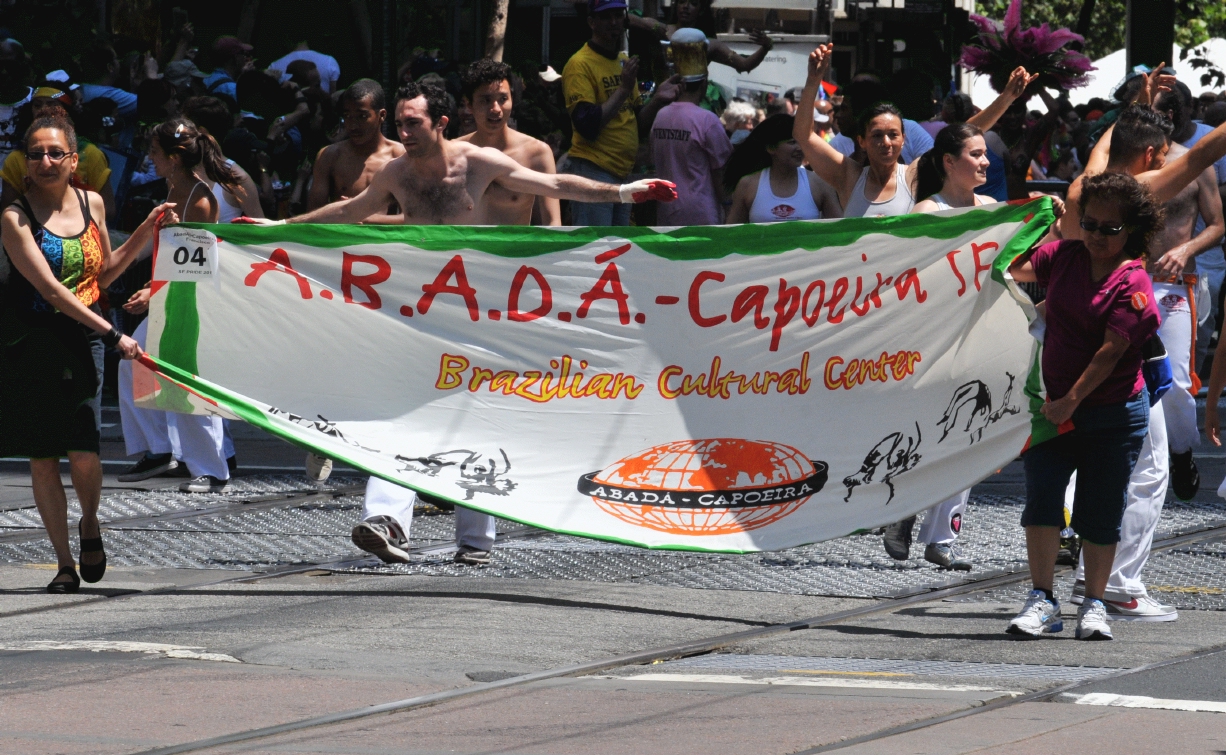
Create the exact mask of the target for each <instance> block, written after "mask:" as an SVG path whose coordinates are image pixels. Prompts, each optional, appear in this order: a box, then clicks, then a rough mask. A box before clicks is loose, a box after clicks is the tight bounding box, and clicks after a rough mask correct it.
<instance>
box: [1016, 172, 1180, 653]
mask: <svg viewBox="0 0 1226 755" xmlns="http://www.w3.org/2000/svg"><path fill="white" fill-rule="evenodd" d="M1084 186H1085V188H1084V190H1083V192H1082V195H1081V217H1082V219H1081V228H1082V231H1083V233H1082V236H1083V238H1084V241H1070V240H1065V241H1056V242H1052V243H1049V244H1043V245H1042V246H1039V247H1037V248H1035V249H1034V250H1033V251H1032V252H1031V253H1030V255H1029V256H1023V257H1020V258H1018V260H1017V261H1015V262H1014V263H1013V265H1012V266H1011V267H1010V268H1009V272H1010V273H1011V274H1012V276H1013V279H1014V280H1016V281H1018V282H1022V283H1033V282H1038V283H1039V284H1041V285H1043V286H1046V287H1047V300H1046V308H1047V333H1046V336H1045V339H1044V342H1043V362H1042V369H1043V383H1044V385H1045V387H1046V388H1047V404H1046V405H1045V406H1044V407H1043V414H1044V416H1046V417H1047V419H1048V420H1050V421H1051V422H1052V423H1053V424H1055V425H1057V426H1061V429H1062V430H1064V432H1062V433H1061V434H1060V435H1059V436H1058V437H1056V438H1054V439H1052V440H1049V441H1047V442H1045V443H1040V444H1038V445H1035V446H1033V447H1031V448H1030V449H1029V450H1028V451H1026V453H1025V455H1024V456H1023V457H1022V459H1023V462H1024V463H1025V466H1026V509H1025V511H1024V512H1023V514H1022V525H1023V526H1024V527H1025V528H1026V550H1027V554H1028V556H1029V562H1030V576H1031V579H1032V580H1033V581H1034V589H1033V590H1032V591H1031V593H1030V596H1029V598H1028V599H1027V601H1026V605H1025V607H1024V608H1023V609H1022V612H1021V613H1019V614H1018V615H1017V616H1016V617H1015V618H1014V619H1013V620H1012V621H1011V622H1009V627H1008V630H1007V631H1008V632H1009V633H1010V634H1018V635H1023V636H1030V637H1037V636H1039V635H1041V634H1043V633H1044V632H1059V631H1061V630H1062V629H1063V628H1064V625H1063V622H1062V621H1061V620H1060V605H1059V602H1058V601H1057V600H1056V598H1055V597H1054V596H1053V594H1052V582H1053V579H1054V573H1055V564H1056V555H1057V553H1058V552H1059V549H1060V529H1061V528H1062V527H1063V526H1064V491H1065V488H1066V487H1067V486H1068V482H1069V478H1070V477H1071V476H1072V473H1073V472H1074V471H1076V472H1077V485H1076V494H1075V496H1074V499H1073V500H1074V502H1073V521H1072V526H1073V529H1074V530H1075V531H1076V532H1077V534H1078V535H1080V536H1081V539H1082V542H1083V544H1084V547H1083V551H1082V552H1083V554H1084V556H1085V566H1086V571H1085V573H1086V597H1085V602H1084V603H1083V604H1082V606H1081V610H1080V611H1079V612H1078V614H1077V634H1076V636H1077V639H1079V640H1110V639H1112V637H1111V629H1110V627H1109V626H1108V624H1107V615H1106V608H1105V607H1104V605H1103V602H1102V595H1103V591H1104V590H1105V589H1106V587H1107V578H1108V577H1109V576H1110V574H1111V563H1112V561H1113V560H1114V558H1115V546H1116V543H1118V542H1119V539H1120V520H1121V518H1122V517H1123V515H1124V506H1125V504H1126V501H1127V491H1128V478H1129V477H1130V475H1131V474H1132V467H1133V465H1134V464H1135V463H1136V460H1137V456H1138V455H1139V454H1140V451H1141V445H1142V444H1143V443H1144V441H1145V434H1146V432H1147V428H1148V425H1149V401H1148V399H1147V396H1146V393H1145V379H1144V377H1143V376H1142V374H1141V362H1142V358H1141V347H1142V346H1143V345H1144V344H1145V342H1146V341H1147V340H1149V338H1150V337H1151V336H1153V335H1154V334H1155V333H1156V332H1157V330H1158V322H1159V317H1158V309H1157V306H1156V305H1155V303H1154V292H1153V288H1152V286H1151V285H1150V278H1149V275H1148V274H1147V273H1146V272H1145V263H1144V260H1143V259H1142V258H1143V257H1144V255H1145V251H1146V249H1147V248H1148V245H1149V240H1150V238H1151V237H1152V236H1153V235H1154V233H1156V232H1157V231H1158V230H1160V229H1161V228H1162V208H1161V206H1160V205H1159V204H1158V203H1157V202H1155V201H1154V199H1153V197H1151V196H1150V194H1149V191H1148V190H1147V189H1146V188H1145V187H1143V186H1142V185H1141V184H1139V183H1137V181H1136V180H1135V179H1133V178H1132V177H1131V176H1128V175H1124V174H1119V173H1105V174H1101V175H1097V176H1093V177H1090V178H1087V179H1086V180H1085V183H1084ZM1070 421H1071V423H1072V427H1071V429H1070V428H1069V427H1068V426H1067V425H1066V423H1068V422H1070Z"/></svg>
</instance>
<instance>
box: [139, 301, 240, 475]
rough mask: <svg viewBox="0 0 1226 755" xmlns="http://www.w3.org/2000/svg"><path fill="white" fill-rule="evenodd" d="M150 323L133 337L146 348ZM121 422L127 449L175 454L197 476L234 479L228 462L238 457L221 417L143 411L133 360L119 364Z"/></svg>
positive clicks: (140, 327)
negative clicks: (134, 391) (135, 392)
mask: <svg viewBox="0 0 1226 755" xmlns="http://www.w3.org/2000/svg"><path fill="white" fill-rule="evenodd" d="M148 322H149V320H148V319H146V320H145V321H143V322H142V323H141V324H140V325H138V326H136V332H134V333H133V334H132V337H133V338H134V339H135V340H136V342H137V343H139V344H140V346H141V348H142V349H143V348H144V347H145V338H146V336H148V334H149V327H148ZM119 420H120V422H121V424H122V426H123V439H124V446H125V450H127V452H128V455H129V456H132V455H135V454H138V453H151V454H166V453H168V454H173V455H174V457H175V458H176V459H179V460H180V461H183V462H184V463H186V464H187V469H188V471H189V472H190V473H191V475H192V476H193V477H198V476H200V475H211V476H213V477H216V478H217V479H219V480H228V479H230V468H229V466H228V465H227V464H226V459H227V458H228V457H230V456H233V455H234V444H233V442H232V441H231V440H230V436H229V433H227V432H226V427H225V421H224V420H222V418H221V417H206V416H200V415H195V414H177V413H175V412H165V411H159V410H157V409H142V408H140V407H138V406H137V405H136V402H135V400H134V398H133V396H132V361H131V360H128V359H124V360H121V361H120V363H119Z"/></svg>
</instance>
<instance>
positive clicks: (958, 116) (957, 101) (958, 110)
mask: <svg viewBox="0 0 1226 755" xmlns="http://www.w3.org/2000/svg"><path fill="white" fill-rule="evenodd" d="M974 114H975V103H974V102H972V101H971V96H970V95H969V94H966V93H965V92H955V93H954V94H951V95H949V96H948V97H946V98H945V101H944V102H943V103H941V117H942V118H944V119H945V122H946V123H950V124H953V123H966V122H967V121H969V120H970V119H971V116H972V115H974Z"/></svg>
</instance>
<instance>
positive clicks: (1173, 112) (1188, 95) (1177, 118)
mask: <svg viewBox="0 0 1226 755" xmlns="http://www.w3.org/2000/svg"><path fill="white" fill-rule="evenodd" d="M1154 110H1157V111H1158V112H1160V113H1165V114H1166V117H1168V118H1170V119H1171V123H1172V124H1173V125H1174V130H1175V131H1179V130H1180V129H1181V128H1183V127H1184V126H1186V125H1188V121H1190V120H1191V119H1192V90H1191V89H1188V85H1187V84H1185V83H1183V82H1182V81H1176V82H1175V88H1174V89H1173V90H1171V91H1169V92H1163V93H1162V94H1161V95H1160V96H1159V97H1158V99H1157V101H1156V102H1155V103H1154ZM1172 133H1174V132H1172Z"/></svg>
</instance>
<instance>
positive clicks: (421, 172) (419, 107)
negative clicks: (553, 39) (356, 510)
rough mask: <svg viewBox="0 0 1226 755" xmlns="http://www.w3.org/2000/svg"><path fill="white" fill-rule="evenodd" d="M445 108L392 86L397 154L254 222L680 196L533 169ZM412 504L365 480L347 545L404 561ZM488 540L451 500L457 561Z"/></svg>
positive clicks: (438, 215)
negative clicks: (355, 186) (285, 214)
mask: <svg viewBox="0 0 1226 755" xmlns="http://www.w3.org/2000/svg"><path fill="white" fill-rule="evenodd" d="M487 88H488V86H487ZM449 107H450V103H449V102H448V101H447V94H446V92H444V91H443V90H442V89H439V88H438V87H434V86H431V85H429V84H416V83H409V84H406V85H404V86H403V87H401V88H400V91H398V92H397V93H396V130H397V132H398V133H399V135H400V140H401V142H402V143H403V144H404V147H405V153H404V154H403V155H401V156H400V157H398V158H396V159H394V160H392V161H391V162H389V163H388V164H387V165H386V166H385V167H384V168H383V170H381V171H379V173H377V174H376V175H375V176H374V178H373V179H372V180H371V182H370V184H369V185H368V186H367V187H366V188H365V189H363V190H362V191H361V192H360V193H359V194H358V195H357V196H355V197H353V198H352V199H345V200H341V201H339V202H336V203H334V204H330V205H327V206H325V207H322V208H320V209H318V210H315V211H313V212H309V213H307V214H306V215H299V216H298V217H295V218H291V219H290V220H289V221H285V220H277V221H269V220H263V221H258V220H253V221H251V222H255V223H260V224H263V225H270V224H280V223H285V222H291V223H353V222H357V221H360V220H362V219H364V218H367V217H369V216H370V215H371V214H373V213H375V212H378V211H379V210H380V208H382V207H386V206H387V205H388V204H389V203H390V202H391V201H395V202H397V203H398V204H399V205H400V207H401V208H403V210H404V222H406V223H409V224H419V225H489V224H491V223H496V222H499V221H500V219H501V218H502V217H503V216H504V215H503V214H505V212H506V205H505V204H503V205H501V206H500V205H499V204H498V203H497V202H496V201H491V197H490V192H489V189H490V187H491V186H497V187H498V188H499V189H503V190H506V191H507V192H510V193H520V194H523V195H526V196H536V195H548V196H552V197H562V198H567V199H576V200H580V201H586V202H614V201H621V202H645V201H647V200H650V199H657V200H660V201H664V202H671V201H672V200H674V199H676V197H677V194H676V192H675V191H674V187H673V185H672V184H671V183H669V182H667V181H659V180H655V179H652V180H644V181H636V182H634V183H631V184H624V185H622V186H620V187H619V186H614V185H612V184H602V183H597V182H596V181H591V180H588V179H586V178H582V177H580V176H572V175H559V174H556V173H542V172H538V171H535V170H532V169H531V168H527V167H524V166H523V165H520V164H519V163H517V162H516V161H515V160H514V159H512V158H510V157H508V156H506V155H504V154H503V153H501V152H499V151H497V150H495V149H490V148H487V147H480V146H477V145H474V144H471V143H469V142H461V141H447V140H446V139H445V138H444V137H443V133H444V130H445V129H446V128H447V120H448V117H447V115H446V113H447V111H448V109H449ZM547 149H548V148H546V150H547ZM495 199H496V198H495ZM528 208H530V204H529V202H527V201H524V202H523V203H522V205H520V207H519V213H518V217H520V218H522V217H523V216H524V212H525V211H528ZM500 213H503V214H500ZM520 222H521V223H522V222H523V221H522V220H521V221H520ZM415 502H416V496H415V495H412V494H410V495H405V489H404V488H402V487H400V486H397V485H393V484H391V483H388V482H385V481H383V480H380V479H379V478H377V477H371V478H370V482H368V483H367V486H366V498H365V502H364V504H363V507H362V521H361V522H359V523H358V524H357V526H355V527H354V528H353V532H352V533H351V539H352V540H353V543H354V544H355V545H357V546H358V547H359V548H361V549H362V550H364V551H367V552H368V553H373V554H374V555H376V556H378V557H379V558H380V559H381V560H382V561H384V562H386V563H407V562H408V561H409V553H408V533H409V528H410V526H411V525H412V517H413V505H414V503H415ZM493 543H494V522H493V518H492V517H490V516H488V515H486V514H482V513H480V512H476V511H472V510H470V509H465V508H462V507H457V509H456V546H457V548H456V554H455V562H456V563H459V564H469V565H480V564H487V563H489V560H490V555H489V551H490V548H491V547H492V546H493Z"/></svg>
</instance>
